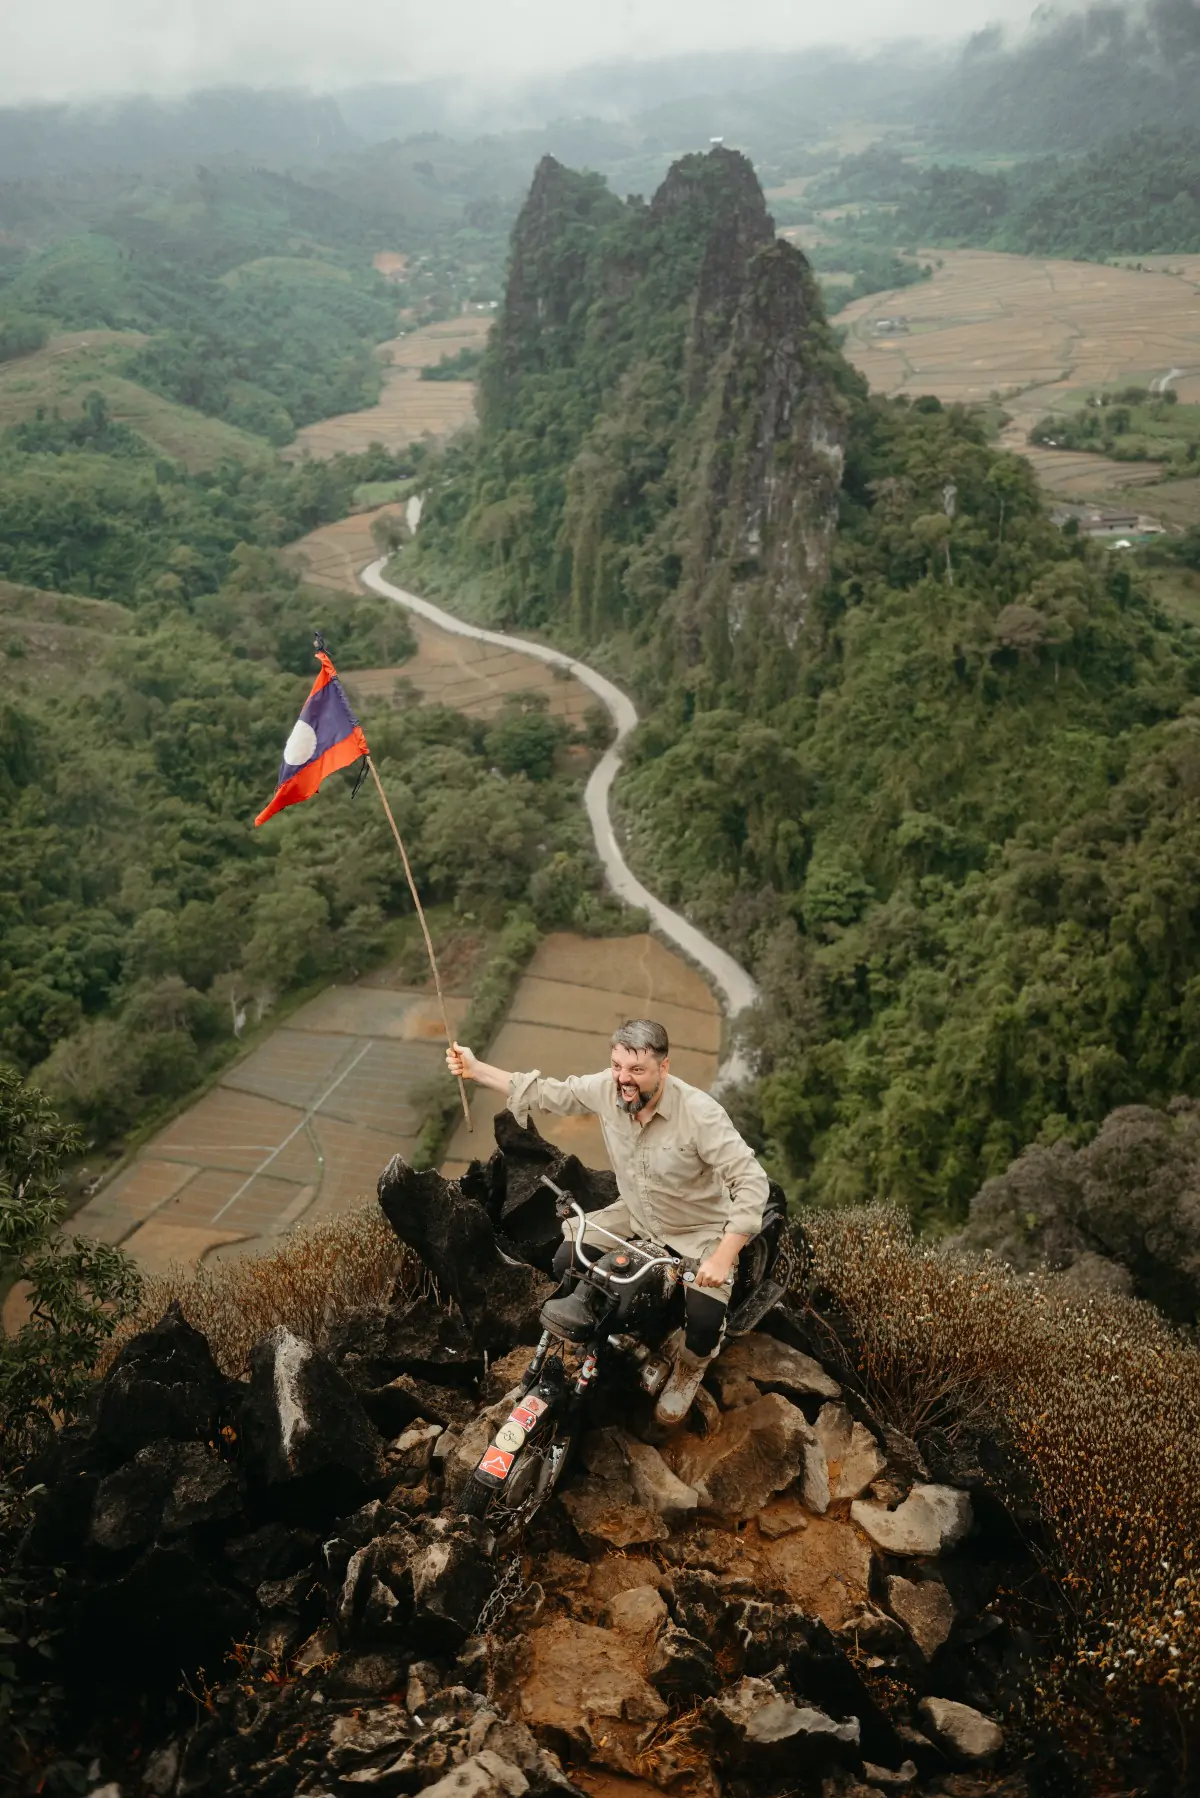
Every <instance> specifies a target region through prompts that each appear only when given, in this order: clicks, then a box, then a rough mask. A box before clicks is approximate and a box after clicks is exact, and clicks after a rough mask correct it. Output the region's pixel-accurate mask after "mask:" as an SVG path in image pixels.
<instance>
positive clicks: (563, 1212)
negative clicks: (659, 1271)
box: [542, 1174, 700, 1286]
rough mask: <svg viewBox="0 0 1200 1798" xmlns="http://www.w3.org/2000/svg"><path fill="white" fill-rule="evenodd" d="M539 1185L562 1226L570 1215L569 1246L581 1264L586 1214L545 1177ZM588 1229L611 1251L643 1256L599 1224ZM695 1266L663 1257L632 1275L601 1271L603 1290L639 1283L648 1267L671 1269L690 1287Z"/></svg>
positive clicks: (683, 1258) (680, 1257)
mask: <svg viewBox="0 0 1200 1798" xmlns="http://www.w3.org/2000/svg"><path fill="white" fill-rule="evenodd" d="M542 1184H543V1185H544V1186H548V1187H549V1188H550V1190H551V1192H552V1193H553V1194H554V1196H555V1206H554V1209H555V1211H556V1213H557V1214H558V1216H559V1217H561V1218H562V1219H563V1220H564V1222H565V1221H566V1219H567V1218H569V1217H570V1216H571V1214H572V1212H573V1213H574V1215H575V1220H576V1222H575V1231H574V1235H573V1237H572V1242H573V1244H574V1248H575V1252H576V1254H577V1255H578V1256H579V1259H580V1260H581V1261H582V1260H583V1256H582V1255H581V1254H580V1253H579V1251H580V1250H581V1249H582V1248H583V1233H584V1231H585V1230H586V1229H587V1227H588V1220H587V1214H586V1213H585V1212H584V1210H583V1208H582V1206H581V1205H580V1204H579V1202H578V1200H576V1199H574V1198H573V1197H572V1196H571V1194H570V1193H569V1192H564V1191H563V1189H562V1187H561V1186H557V1185H556V1184H555V1182H554V1181H553V1180H552V1179H551V1178H550V1176H549V1175H548V1174H543V1175H542ZM591 1227H592V1229H593V1230H594V1231H596V1232H597V1234H598V1235H600V1236H605V1237H607V1238H608V1240H609V1242H611V1243H612V1244H613V1245H614V1246H615V1247H617V1248H621V1249H628V1250H629V1252H630V1254H632V1255H641V1254H642V1253H643V1251H642V1250H641V1249H639V1248H638V1247H637V1246H636V1244H634V1243H632V1242H626V1240H625V1238H624V1237H623V1236H617V1235H615V1234H614V1232H613V1231H612V1230H606V1229H605V1228H604V1226H603V1224H593V1225H592V1226H591ZM659 1246H660V1245H659V1244H658V1243H655V1244H654V1247H655V1248H658V1247H659ZM699 1265H700V1264H699V1262H697V1261H690V1260H688V1259H687V1257H686V1256H684V1255H666V1254H663V1255H655V1256H653V1257H652V1258H651V1259H650V1260H649V1261H643V1262H642V1264H641V1266H640V1267H638V1268H637V1269H636V1270H635V1271H634V1272H633V1273H632V1274H614V1273H609V1272H608V1271H607V1270H605V1271H604V1273H603V1274H602V1276H601V1277H602V1278H603V1280H604V1283H605V1285H606V1286H632V1285H633V1283H634V1282H635V1281H636V1280H640V1279H641V1278H642V1276H643V1275H644V1274H647V1273H649V1271H650V1269H651V1268H652V1267H666V1268H670V1269H671V1271H672V1272H673V1273H674V1275H675V1277H676V1279H678V1280H682V1281H683V1282H684V1284H685V1285H686V1286H690V1285H691V1284H692V1283H693V1281H694V1280H695V1278H696V1269H697V1268H698V1266H699Z"/></svg>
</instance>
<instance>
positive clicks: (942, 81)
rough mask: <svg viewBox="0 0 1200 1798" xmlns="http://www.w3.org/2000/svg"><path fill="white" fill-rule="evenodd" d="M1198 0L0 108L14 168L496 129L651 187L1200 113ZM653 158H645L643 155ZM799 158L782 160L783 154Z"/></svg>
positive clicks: (534, 156) (22, 171)
mask: <svg viewBox="0 0 1200 1798" xmlns="http://www.w3.org/2000/svg"><path fill="white" fill-rule="evenodd" d="M1198 103H1200V7H1198V6H1197V4H1196V0H1150V3H1149V4H1148V5H1147V6H1145V7H1144V8H1143V7H1129V8H1122V7H1116V6H1106V5H1094V6H1091V7H1088V8H1086V9H1083V10H1080V11H1077V12H1070V13H1066V14H1061V15H1060V14H1056V13H1041V14H1039V15H1037V17H1036V18H1035V20H1034V23H1033V25H1032V26H1031V28H1030V29H1029V30H1028V31H1027V32H1026V33H1024V34H1023V35H1022V36H1021V37H1019V38H1017V39H1015V40H1009V39H1008V38H1006V37H1005V35H1004V34H1003V33H1002V32H1001V31H1000V30H999V29H995V30H989V31H983V32H978V33H976V34H975V35H974V36H973V37H971V38H970V39H968V40H967V41H966V42H965V43H964V44H961V45H959V46H957V47H955V48H947V47H943V46H940V45H933V44H925V43H921V42H917V41H906V42H900V43H894V44H889V45H886V46H884V47H882V48H879V49H876V50H872V51H870V52H862V53H859V52H855V51H852V50H848V49H844V48H840V47H838V46H836V45H833V46H823V47H814V48H811V49H806V50H801V51H795V52H788V53H784V54H772V53H770V52H766V51H761V50H746V51H743V52H739V53H734V54H732V55H717V54H714V53H693V54H683V55H677V56H671V57H660V58H656V59H652V60H646V61H638V60H635V59H633V58H625V59H620V60H612V61H608V62H602V63H594V64H589V65H586V66H583V67H580V68H577V69H574V70H570V71H567V72H566V73H564V74H562V75H558V76H554V77H545V76H538V77H533V78H530V79H528V80H526V81H524V82H519V83H516V84H512V83H510V84H509V85H507V86H504V85H494V84H482V83H472V82H471V81H470V80H461V79H453V80H451V79H437V80H428V81H420V82H407V83H406V82H389V81H381V82H372V83H364V84H359V85H357V86H350V87H346V88H344V89H341V90H338V91H334V92H327V93H316V92H311V91H304V90H301V89H282V88H280V89H257V88H253V87H250V86H246V87H242V86H236V85H234V86H226V87H222V88H211V89H205V90H199V91H197V92H194V93H191V94H188V95H187V96H185V97H183V98H178V99H158V98H154V97H151V96H147V95H139V96H130V97H121V98H113V99H106V100H95V101H86V102H83V103H79V104H67V103H62V104H55V105H46V104H36V105H24V106H8V107H4V108H0V171H2V173H3V177H4V179H5V180H7V181H10V182H11V181H37V180H42V179H45V178H46V177H49V176H61V175H63V174H68V173H72V172H75V171H79V170H87V169H91V170H94V169H96V168H100V167H109V168H122V169H150V168H154V169H157V170H166V169H171V168H177V167H187V166H189V165H190V164H191V163H193V162H195V161H196V160H197V159H208V160H212V159H220V158H224V157H233V158H242V159H247V160H250V161H253V162H256V163H260V164H262V165H264V166H269V167H273V168H277V169H282V168H291V167H295V168H297V169H301V168H306V167H307V168H316V167H322V166H327V165H328V164H329V163H330V162H331V161H333V160H335V159H337V158H338V157H342V156H346V155H348V154H351V153H353V152H355V151H360V150H363V149H366V148H369V147H370V146H372V145H378V144H382V143H385V142H388V141H390V140H392V139H397V140H401V141H404V140H408V139H412V138H414V137H416V136H420V135H423V134H426V133H430V132H434V133H438V134H440V135H444V136H449V137H452V138H460V139H477V138H481V137H487V138H496V137H499V138H501V139H504V140H508V142H507V145H506V147H507V148H510V149H511V151H513V152H516V153H517V157H518V159H519V160H520V161H521V163H522V165H523V168H522V180H521V185H524V182H525V181H527V180H528V177H529V174H530V173H531V172H532V169H533V167H534V166H535V165H536V162H537V160H538V158H539V156H540V155H541V154H543V153H545V152H547V151H549V152H550V153H551V154H554V155H557V156H559V157H561V158H563V159H565V160H568V161H572V162H574V163H576V164H578V163H579V162H580V161H582V162H583V163H585V164H586V165H587V166H589V167H595V168H598V169H599V170H600V171H601V172H602V173H606V174H608V175H609V176H610V178H612V179H613V180H615V181H618V182H621V181H624V180H625V176H626V171H627V169H628V171H629V173H631V174H632V175H634V176H637V177H639V178H641V179H643V183H644V184H646V185H648V186H652V185H655V184H656V183H657V181H658V180H659V179H661V176H662V174H663V173H665V170H666V166H667V162H668V161H669V160H670V159H671V157H673V156H677V155H680V154H683V153H685V152H686V151H687V150H689V149H694V148H698V147H701V146H702V145H703V144H704V142H705V141H706V140H707V139H708V138H709V137H718V136H723V137H726V138H732V139H734V140H736V141H737V142H738V144H739V147H741V148H742V149H744V150H746V151H747V152H748V153H749V154H750V155H751V156H753V157H754V158H755V159H756V160H757V161H760V162H761V161H763V160H764V159H766V160H767V161H774V160H776V159H778V158H779V157H780V156H781V155H784V156H786V153H787V151H789V150H795V149H796V148H798V147H800V146H803V145H810V146H811V145H814V144H816V143H818V142H820V140H821V139H822V138H823V137H824V136H826V135H827V134H828V133H829V132H830V131H831V130H834V129H836V128H837V127H839V126H844V125H846V124H850V123H857V124H861V123H862V122H864V121H869V122H870V123H871V124H873V125H876V126H878V127H879V128H880V130H885V129H887V128H889V127H893V128H906V127H907V128H917V129H920V130H921V131H922V132H923V133H924V134H925V135H927V136H928V137H929V138H930V139H931V141H933V142H936V143H938V144H940V145H942V146H944V147H945V148H946V149H949V150H953V149H954V148H956V147H961V148H962V149H972V148H985V149H1002V150H1009V151H1017V152H1022V151H1039V150H1046V149H1076V148H1082V147H1086V146H1088V145H1091V144H1094V143H1096V142H1098V141H1099V140H1100V139H1101V138H1103V137H1104V136H1105V135H1107V134H1109V133H1111V132H1113V131H1120V130H1133V129H1137V128H1138V127H1140V126H1144V125H1154V124H1178V123H1179V122H1180V121H1182V120H1186V119H1188V118H1189V117H1195V116H1197V112H1198V111H1200V104H1198ZM646 157H650V158H657V159H658V160H657V161H656V162H654V164H653V167H652V168H651V167H650V166H649V165H647V167H646V168H645V169H644V170H643V169H641V168H640V167H639V166H638V159H639V158H642V159H643V160H644V159H645V158H646ZM784 172H785V173H786V169H785V171H784Z"/></svg>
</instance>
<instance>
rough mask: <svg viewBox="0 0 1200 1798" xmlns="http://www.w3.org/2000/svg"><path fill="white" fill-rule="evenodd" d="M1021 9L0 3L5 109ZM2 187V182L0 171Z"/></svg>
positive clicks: (911, 33)
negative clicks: (58, 101) (20, 103)
mask: <svg viewBox="0 0 1200 1798" xmlns="http://www.w3.org/2000/svg"><path fill="white" fill-rule="evenodd" d="M1031 4H1032V0H842V3H841V4H840V5H838V6H837V7H831V6H828V5H825V4H820V5H818V4H814V0H737V3H736V4H735V3H733V0H590V3H588V4H584V3H582V0H419V3H418V0H350V3H347V0H0V102H6V103H11V102H13V101H18V100H47V99H64V98H74V97H84V96H90V95H99V94H113V93H133V92H153V93H163V94H166V93H181V92H185V91H186V90H187V89H188V88H193V87H202V86H208V85H213V84H217V83H224V82H246V83H250V84H253V85H255V86H267V85H269V86H272V87H275V86H280V87H282V86H290V85H293V84H301V85H305V86H312V87H317V88H321V89H336V88H337V87H339V86H346V85H349V84H351V83H353V82H358V81H378V80H398V81H408V80H420V79H423V78H425V77H427V76H444V75H454V74H459V75H463V76H465V77H467V78H468V79H469V80H470V81H471V82H472V83H474V82H478V81H482V82H488V81H492V80H503V79H506V78H511V77H513V76H517V75H520V74H521V73H528V74H543V73H548V72H553V71H554V70H557V69H565V68H569V67H573V66H576V65H578V64H580V63H585V62H591V61H595V60H599V59H604V58H608V57H610V56H616V55H633V56H638V57H642V56H646V57H650V56H657V55H661V54H663V53H670V52H674V51H684V50H724V49H734V48H755V47H764V48H775V47H778V48H780V49H791V48H799V47H801V46H803V45H805V44H811V43H828V42H830V41H831V39H833V38H834V37H835V36H836V38H837V40H838V41H840V42H844V43H848V44H854V45H861V46H867V45H870V44H873V43H878V42H880V41H884V40H887V39H890V38H898V37H908V38H911V37H916V36H931V37H943V38H944V37H955V38H958V37H962V36H964V35H965V34H966V33H967V32H969V31H971V30H973V29H975V28H976V27H977V26H979V25H983V24H986V23H988V22H990V21H993V20H995V21H999V22H1004V23H1024V21H1025V20H1026V19H1027V18H1028V16H1029V13H1030V10H1031ZM0 174H2V171H0Z"/></svg>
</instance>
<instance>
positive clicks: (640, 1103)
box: [617, 1080, 661, 1118]
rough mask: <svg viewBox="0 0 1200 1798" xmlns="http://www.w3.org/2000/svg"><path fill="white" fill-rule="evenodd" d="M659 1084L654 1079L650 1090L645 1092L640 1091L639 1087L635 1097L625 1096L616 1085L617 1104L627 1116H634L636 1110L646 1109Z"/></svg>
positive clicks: (636, 1112) (656, 1092)
mask: <svg viewBox="0 0 1200 1798" xmlns="http://www.w3.org/2000/svg"><path fill="white" fill-rule="evenodd" d="M660 1084H661V1082H660V1081H657V1080H656V1081H655V1083H654V1085H653V1086H652V1087H651V1088H650V1091H649V1092H646V1093H644V1092H643V1091H642V1089H641V1087H639V1088H638V1091H637V1097H636V1098H635V1099H627V1098H626V1097H625V1094H624V1093H623V1092H622V1091H621V1089H620V1087H619V1086H618V1087H617V1104H618V1105H619V1106H620V1107H621V1110H622V1111H623V1112H624V1113H625V1114H626V1116H627V1117H631V1118H635V1117H636V1116H637V1114H638V1112H639V1111H644V1110H645V1109H646V1107H647V1105H649V1104H650V1102H651V1100H652V1099H654V1098H655V1097H656V1096H657V1094H658V1089H659V1086H660Z"/></svg>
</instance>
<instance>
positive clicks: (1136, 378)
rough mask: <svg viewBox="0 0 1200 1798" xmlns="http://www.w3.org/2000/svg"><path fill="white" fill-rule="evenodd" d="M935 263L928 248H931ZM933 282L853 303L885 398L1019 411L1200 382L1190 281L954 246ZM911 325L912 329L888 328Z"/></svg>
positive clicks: (1198, 332) (854, 324)
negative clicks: (1011, 400)
mask: <svg viewBox="0 0 1200 1798" xmlns="http://www.w3.org/2000/svg"><path fill="white" fill-rule="evenodd" d="M922 254H923V256H925V257H928V256H929V255H930V254H931V253H930V252H922ZM942 260H943V266H942V267H941V268H940V269H938V270H937V271H936V272H935V274H934V276H933V279H932V280H930V281H922V282H920V283H919V284H918V285H917V286H915V287H905V288H900V289H897V290H896V291H894V292H891V293H882V294H880V293H876V294H871V295H870V296H869V297H868V298H867V299H864V300H856V301H855V302H854V304H853V305H851V306H848V307H847V308H846V310H845V312H844V313H842V314H840V315H839V321H838V322H839V323H841V324H845V325H847V326H848V327H849V337H848V339H847V344H846V348H847V351H848V353H849V354H850V356H851V357H852V358H853V360H854V362H855V363H856V364H857V366H858V367H859V368H860V369H861V370H862V372H863V373H864V374H865V375H866V376H867V379H868V380H869V381H870V383H871V385H872V387H877V388H878V389H879V390H880V391H881V392H883V393H911V394H918V393H936V394H937V395H938V397H939V399H943V400H962V401H967V402H971V401H982V400H986V399H988V398H989V396H990V395H991V394H992V393H995V392H1000V393H1011V392H1013V391H1014V390H1016V389H1019V390H1020V391H1021V404H1022V410H1025V409H1026V408H1028V409H1031V410H1032V409H1034V408H1035V407H1041V409H1042V410H1043V411H1044V410H1046V409H1047V408H1048V407H1049V406H1050V405H1052V404H1053V403H1055V402H1056V401H1057V402H1059V403H1061V402H1062V400H1064V399H1066V398H1069V397H1070V396H1072V395H1074V394H1077V393H1079V392H1080V391H1081V390H1083V391H1086V390H1088V389H1090V388H1095V387H1101V386H1106V385H1109V384H1111V383H1112V382H1116V381H1128V382H1131V383H1132V382H1137V383H1139V384H1141V385H1143V386H1148V385H1149V383H1150V382H1151V381H1152V380H1155V379H1157V378H1158V377H1159V376H1161V375H1164V374H1166V373H1168V372H1169V371H1170V370H1171V369H1178V370H1180V371H1184V372H1186V373H1188V374H1189V375H1191V374H1195V375H1196V376H1197V377H1200V297H1198V295H1197V291H1196V288H1195V287H1194V286H1193V285H1192V283H1191V282H1190V281H1186V280H1183V279H1181V278H1180V277H1179V276H1176V275H1168V274H1165V273H1163V272H1161V271H1159V270H1153V271H1148V272H1138V271H1137V270H1133V269H1124V268H1108V267H1105V266H1103V265H1101V264H1098V263H1092V262H1060V261H1053V260H1049V259H1039V258H1036V257H1027V256H1003V255H999V254H997V253H995V252H993V251H989V250H947V251H945V252H943V255H942ZM897 317H903V318H904V319H905V320H906V323H907V330H906V331H898V332H888V331H880V330H879V329H878V328H877V322H876V321H878V320H881V319H895V318H897Z"/></svg>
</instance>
